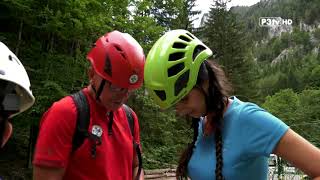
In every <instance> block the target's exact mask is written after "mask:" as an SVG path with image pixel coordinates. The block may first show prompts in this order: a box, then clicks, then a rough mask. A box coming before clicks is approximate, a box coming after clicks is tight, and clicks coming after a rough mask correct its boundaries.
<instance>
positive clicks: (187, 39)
mask: <svg viewBox="0 0 320 180" xmlns="http://www.w3.org/2000/svg"><path fill="white" fill-rule="evenodd" d="M179 39H181V40H184V41H186V42H190V41H191V39H189V37H186V36H182V35H181V36H179Z"/></svg>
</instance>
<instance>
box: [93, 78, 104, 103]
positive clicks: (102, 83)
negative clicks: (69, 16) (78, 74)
mask: <svg viewBox="0 0 320 180" xmlns="http://www.w3.org/2000/svg"><path fill="white" fill-rule="evenodd" d="M105 84H106V80H105V79H103V80H102V81H101V83H100V85H99V88H98V91H97V90H96V88H95V87H94V86H93V85H91V87H92V89H93V91H94V93H95V94H96V100H97V101H101V100H100V95H101V92H102V90H103V88H104V85H105Z"/></svg>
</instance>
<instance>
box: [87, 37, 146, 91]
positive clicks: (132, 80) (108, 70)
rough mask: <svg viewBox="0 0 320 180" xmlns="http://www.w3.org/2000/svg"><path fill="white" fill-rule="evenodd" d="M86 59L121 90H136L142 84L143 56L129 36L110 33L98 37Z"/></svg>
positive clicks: (135, 42)
mask: <svg viewBox="0 0 320 180" xmlns="http://www.w3.org/2000/svg"><path fill="white" fill-rule="evenodd" d="M87 59H88V60H89V61H90V62H91V65H92V66H93V68H94V70H95V71H96V72H97V73H98V74H99V75H100V76H101V77H102V78H104V79H105V80H107V81H109V82H110V83H111V84H114V85H116V86H118V87H121V88H126V89H137V88H139V87H141V85H142V83H143V73H144V70H143V69H144V64H145V55H144V53H143V49H142V47H141V46H140V44H139V43H138V42H137V41H136V40H135V39H134V38H133V37H132V36H131V35H129V34H127V33H121V32H119V31H112V32H109V33H106V34H105V35H104V36H102V37H100V38H99V39H98V40H97V41H96V43H95V44H94V47H93V48H92V49H91V50H90V51H89V53H88V55H87Z"/></svg>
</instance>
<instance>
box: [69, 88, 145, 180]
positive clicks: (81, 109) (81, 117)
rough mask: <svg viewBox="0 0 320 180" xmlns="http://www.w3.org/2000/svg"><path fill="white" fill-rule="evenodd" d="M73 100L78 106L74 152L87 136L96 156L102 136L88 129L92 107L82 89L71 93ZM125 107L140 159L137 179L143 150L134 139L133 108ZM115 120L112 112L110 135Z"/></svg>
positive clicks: (92, 151) (93, 154)
mask: <svg viewBox="0 0 320 180" xmlns="http://www.w3.org/2000/svg"><path fill="white" fill-rule="evenodd" d="M71 97H72V98H73V101H74V103H75V105H76V108H77V124H76V128H75V133H74V135H73V140H72V152H74V151H76V150H77V149H78V148H79V147H80V146H81V145H82V143H83V142H84V140H85V138H89V140H90V141H92V142H93V143H92V144H93V146H92V148H91V155H92V157H93V158H95V155H96V146H97V145H100V144H101V138H100V137H99V136H97V135H94V134H92V133H91V132H89V131H88V128H89V123H90V108H89V104H88V102H87V98H86V96H85V94H84V93H83V92H82V91H79V92H77V93H74V94H72V95H71ZM123 108H124V110H125V112H126V116H127V120H128V123H129V127H130V131H131V135H132V137H133V142H132V143H133V147H134V149H135V151H136V153H137V156H138V161H139V169H138V174H137V179H139V177H140V173H141V169H142V158H141V151H140V147H139V145H138V144H137V143H136V142H135V141H134V118H133V116H132V110H131V108H130V107H128V106H127V105H125V104H124V105H123ZM112 121H113V114H112V113H111V119H110V122H111V124H109V127H108V128H109V135H111V134H112V131H111V126H112Z"/></svg>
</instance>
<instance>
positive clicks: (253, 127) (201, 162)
mask: <svg viewBox="0 0 320 180" xmlns="http://www.w3.org/2000/svg"><path fill="white" fill-rule="evenodd" d="M231 99H233V102H232V104H231V105H230V106H229V108H228V109H227V111H226V112H225V114H224V119H223V128H222V140H223V176H224V178H225V179H226V180H234V179H237V180H250V179H252V180H265V179H267V176H268V157H269V155H270V154H271V153H272V151H273V149H274V148H275V146H276V145H277V143H278V142H279V140H280V138H281V137H282V136H283V135H284V134H285V132H286V131H287V130H288V128H289V127H288V126H287V125H286V124H284V123H283V122H282V121H281V120H279V119H278V118H277V117H275V116H273V115H271V114H270V113H268V112H266V111H265V110H264V109H262V108H260V107H259V106H257V105H255V104H253V103H247V102H242V101H240V100H239V99H237V98H236V97H232V98H231ZM214 138H215V137H214V133H213V134H211V135H209V136H203V119H202V120H200V122H199V135H198V138H197V141H196V144H195V148H194V151H193V154H192V157H191V159H190V161H189V165H188V176H189V177H190V178H191V179H195V180H213V179H215V167H216V155H215V154H216V150H215V139H214Z"/></svg>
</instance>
